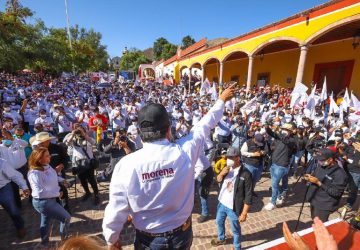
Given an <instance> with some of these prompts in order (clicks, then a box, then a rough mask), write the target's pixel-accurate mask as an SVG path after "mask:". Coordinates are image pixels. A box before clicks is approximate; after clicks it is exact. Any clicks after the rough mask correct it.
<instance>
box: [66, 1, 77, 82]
mask: <svg viewBox="0 0 360 250" xmlns="http://www.w3.org/2000/svg"><path fill="white" fill-rule="evenodd" d="M65 14H66V29H67V34H68V39H69V46H70V51H71V61H72V62H71V63H72V70H73V75H74V76H75V66H74V58H73V48H72V43H71V33H70V21H69V14H68V4H67V0H65Z"/></svg>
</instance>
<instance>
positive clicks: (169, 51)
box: [161, 43, 177, 60]
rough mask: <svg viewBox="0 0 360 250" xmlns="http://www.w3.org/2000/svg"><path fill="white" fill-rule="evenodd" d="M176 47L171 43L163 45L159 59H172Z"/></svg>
mask: <svg viewBox="0 0 360 250" xmlns="http://www.w3.org/2000/svg"><path fill="white" fill-rule="evenodd" d="M176 51H177V46H176V45H174V44H171V43H168V44H165V46H164V48H163V51H162V53H161V58H163V59H164V60H167V59H169V58H171V57H173V56H174V55H175V54H176Z"/></svg>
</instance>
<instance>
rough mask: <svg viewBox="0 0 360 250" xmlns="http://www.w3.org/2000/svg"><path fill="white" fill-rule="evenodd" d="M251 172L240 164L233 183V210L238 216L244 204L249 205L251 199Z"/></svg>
mask: <svg viewBox="0 0 360 250" xmlns="http://www.w3.org/2000/svg"><path fill="white" fill-rule="evenodd" d="M251 177H252V176H251V173H250V172H249V171H248V170H247V169H246V168H245V167H244V166H242V167H241V169H240V171H239V173H238V175H237V177H236V180H235V184H234V204H233V210H234V212H235V213H236V215H237V216H239V215H240V214H241V213H242V211H243V208H244V204H247V205H251V200H252V178H251Z"/></svg>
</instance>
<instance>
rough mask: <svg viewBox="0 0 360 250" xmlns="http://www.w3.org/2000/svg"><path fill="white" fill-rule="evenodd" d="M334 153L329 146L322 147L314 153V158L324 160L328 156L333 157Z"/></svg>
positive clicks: (328, 157)
mask: <svg viewBox="0 0 360 250" xmlns="http://www.w3.org/2000/svg"><path fill="white" fill-rule="evenodd" d="M334 157H335V153H334V151H332V150H331V149H329V148H322V149H320V150H319V151H318V153H317V154H316V155H315V157H314V158H315V159H316V160H319V161H325V160H327V159H330V158H334Z"/></svg>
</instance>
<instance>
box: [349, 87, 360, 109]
mask: <svg viewBox="0 0 360 250" xmlns="http://www.w3.org/2000/svg"><path fill="white" fill-rule="evenodd" d="M351 102H352V106H353V107H354V108H355V110H356V111H359V110H360V101H359V100H358V99H357V98H356V96H355V95H354V93H353V92H352V91H351Z"/></svg>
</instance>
